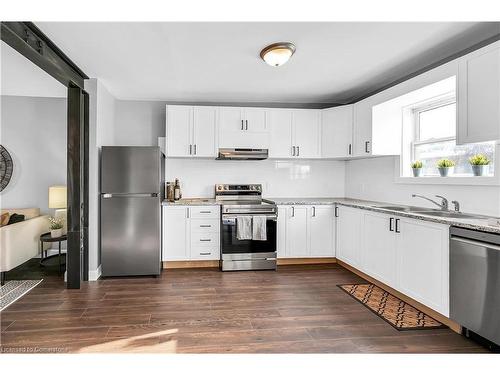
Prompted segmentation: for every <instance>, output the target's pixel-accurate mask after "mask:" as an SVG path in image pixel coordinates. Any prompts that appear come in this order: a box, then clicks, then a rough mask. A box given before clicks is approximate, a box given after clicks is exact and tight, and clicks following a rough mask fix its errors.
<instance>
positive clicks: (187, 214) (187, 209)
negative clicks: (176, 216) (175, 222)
mask: <svg viewBox="0 0 500 375" xmlns="http://www.w3.org/2000/svg"><path fill="white" fill-rule="evenodd" d="M186 217H187V218H188V219H189V207H186Z"/></svg>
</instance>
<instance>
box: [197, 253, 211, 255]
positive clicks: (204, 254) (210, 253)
mask: <svg viewBox="0 0 500 375" xmlns="http://www.w3.org/2000/svg"><path fill="white" fill-rule="evenodd" d="M200 255H212V253H200Z"/></svg>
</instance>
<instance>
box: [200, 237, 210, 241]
mask: <svg viewBox="0 0 500 375" xmlns="http://www.w3.org/2000/svg"><path fill="white" fill-rule="evenodd" d="M210 241H212V240H211V239H209V238H200V242H210Z"/></svg>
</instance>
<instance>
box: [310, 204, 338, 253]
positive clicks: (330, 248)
mask: <svg viewBox="0 0 500 375" xmlns="http://www.w3.org/2000/svg"><path fill="white" fill-rule="evenodd" d="M334 211H335V210H334V206H312V207H310V208H309V212H308V216H309V249H310V256H311V257H334V256H335V246H334V239H335V225H334V223H335V213H334Z"/></svg>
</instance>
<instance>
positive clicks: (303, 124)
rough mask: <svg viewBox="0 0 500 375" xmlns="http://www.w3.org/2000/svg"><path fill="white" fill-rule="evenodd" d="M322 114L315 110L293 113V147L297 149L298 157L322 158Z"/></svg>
mask: <svg viewBox="0 0 500 375" xmlns="http://www.w3.org/2000/svg"><path fill="white" fill-rule="evenodd" d="M320 114H321V112H320V111H319V110H315V109H311V110H309V109H306V110H295V111H294V112H293V145H294V146H296V147H297V153H296V157H299V158H318V157H320V140H319V136H320V126H321V123H320Z"/></svg>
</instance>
